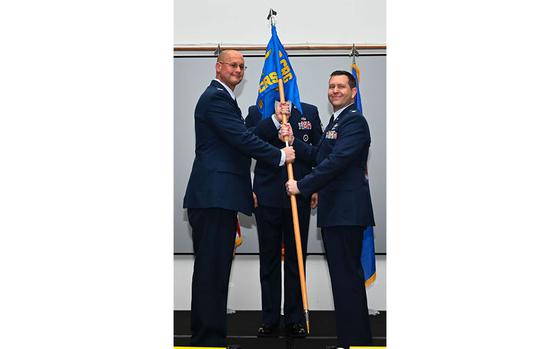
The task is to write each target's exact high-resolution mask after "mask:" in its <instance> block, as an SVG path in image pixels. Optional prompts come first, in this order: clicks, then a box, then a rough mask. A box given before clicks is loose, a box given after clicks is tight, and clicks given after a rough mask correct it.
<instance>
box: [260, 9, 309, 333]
mask: <svg viewBox="0 0 560 349" xmlns="http://www.w3.org/2000/svg"><path fill="white" fill-rule="evenodd" d="M275 15H276V11H274V10H273V9H270V11H269V13H268V17H267V19H269V20H270V24H271V31H272V36H271V38H270V41H269V42H268V45H267V47H266V53H265V56H264V59H265V62H264V66H263V70H262V74H261V79H260V82H259V96H258V97H257V108H258V109H259V111H260V112H261V115H262V116H263V118H266V117H270V116H271V115H272V114H274V102H275V100H276V98H278V97H279V99H280V102H281V103H284V102H285V101H286V98H285V97H286V96H287V97H288V99H289V100H290V101H291V102H292V106H294V107H295V108H297V109H298V110H299V111H300V112H301V111H302V108H301V103H300V100H299V91H298V87H297V79H296V75H295V73H294V71H293V70H292V66H291V64H290V61H289V60H288V54H287V53H286V51H285V50H284V46H282V43H281V42H280V39H278V35H277V34H276V26H275ZM287 122H288V121H287V117H286V115H285V114H282V123H283V124H286V123H287ZM288 138H289V137H288V136H286V137H285V138H284V142H285V143H286V146H289V141H288ZM286 168H287V170H288V179H294V170H293V166H292V164H287V165H286ZM290 203H291V208H292V223H293V226H294V237H295V243H296V252H297V261H298V270H299V281H300V287H301V299H302V303H303V311H304V315H305V324H306V326H307V333H310V326H309V305H308V302H307V283H306V281H305V269H304V267H303V252H302V247H301V233H300V229H299V216H298V210H297V201H296V196H295V195H293V194H292V195H290Z"/></svg>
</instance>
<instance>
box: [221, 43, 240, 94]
mask: <svg viewBox="0 0 560 349" xmlns="http://www.w3.org/2000/svg"><path fill="white" fill-rule="evenodd" d="M243 75H245V59H244V58H243V55H242V54H241V53H240V52H238V51H234V50H225V51H223V52H222V53H220V55H219V56H218V61H217V62H216V79H218V80H220V81H221V82H223V83H224V84H225V85H227V87H229V88H230V89H231V90H232V91H233V89H234V88H235V86H237V85H238V84H239V83H240V82H241V80H243Z"/></svg>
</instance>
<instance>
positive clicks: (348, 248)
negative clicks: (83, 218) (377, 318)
mask: <svg viewBox="0 0 560 349" xmlns="http://www.w3.org/2000/svg"><path fill="white" fill-rule="evenodd" d="M356 92H357V90H356V80H355V79H354V77H353V76H352V74H350V73H349V72H346V71H335V72H333V73H332V74H331V77H330V79H329V90H328V97H329V101H330V103H331V104H332V106H333V110H334V114H333V116H332V117H331V120H330V122H329V124H328V126H327V127H326V128H325V132H324V133H323V136H322V137H321V140H320V141H319V145H318V146H317V147H312V146H309V145H308V144H305V143H303V142H301V141H299V140H297V139H296V140H295V141H294V143H293V144H294V148H295V150H296V152H297V154H298V159H311V160H315V161H316V163H317V166H316V167H315V168H314V169H313V170H312V171H311V173H310V174H308V175H307V176H305V177H304V178H303V179H300V180H298V181H295V180H290V181H288V182H287V183H286V191H287V192H288V194H301V195H303V196H307V197H308V196H310V195H311V194H312V193H315V192H317V191H318V192H319V207H318V209H317V225H318V226H319V227H321V233H322V237H323V244H324V247H325V252H326V255H327V263H328V266H329V274H330V277H331V287H332V291H333V298H334V307H335V317H336V332H337V337H338V347H344V348H348V347H349V346H350V345H369V344H370V343H371V331H370V327H369V316H368V308H367V296H366V290H365V285H364V273H363V270H362V265H361V261H360V258H361V252H362V238H363V231H364V229H365V227H366V226H373V225H374V219H373V207H372V203H371V196H370V191H369V183H368V178H367V158H368V151H369V146H370V143H371V137H370V132H369V127H368V124H367V121H366V119H365V118H364V116H363V115H362V114H361V112H360V111H358V109H357V108H356V106H355V105H354V97H355V96H356ZM287 129H288V128H287V127H286V128H285V129H284V128H283V129H282V134H285V132H286V130H287ZM288 132H291V130H289V131H288Z"/></svg>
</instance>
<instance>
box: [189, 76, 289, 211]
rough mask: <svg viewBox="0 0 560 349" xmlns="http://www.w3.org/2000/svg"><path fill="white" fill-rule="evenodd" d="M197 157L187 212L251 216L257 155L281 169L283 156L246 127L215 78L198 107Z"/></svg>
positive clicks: (233, 103)
mask: <svg viewBox="0 0 560 349" xmlns="http://www.w3.org/2000/svg"><path fill="white" fill-rule="evenodd" d="M194 126H195V132H196V149H195V153H196V156H195V159H194V163H193V166H192V171H191V175H190V178H189V182H188V185H187V190H186V193H185V197H184V200H183V208H223V209H228V210H233V211H238V212H242V213H244V214H246V215H248V216H250V215H251V212H252V208H253V197H252V189H251V175H250V167H251V157H254V158H256V159H258V160H259V161H262V162H266V163H268V164H270V166H276V167H279V166H278V165H279V163H280V158H281V152H280V151H279V150H278V149H277V148H275V147H273V146H271V145H269V144H267V143H266V142H264V141H263V140H261V139H259V137H257V136H256V135H254V134H253V133H252V132H250V131H249V130H247V127H246V126H245V123H244V120H243V116H242V115H241V110H240V109H239V106H238V105H237V102H236V101H235V100H234V99H233V98H231V96H230V95H229V93H228V92H227V91H226V90H225V89H224V87H223V86H222V85H221V84H220V83H219V82H217V81H215V80H213V81H212V82H211V83H210V86H208V87H207V88H206V90H205V91H204V93H203V94H202V95H201V96H200V99H199V100H198V103H197V104H196V108H195V112H194Z"/></svg>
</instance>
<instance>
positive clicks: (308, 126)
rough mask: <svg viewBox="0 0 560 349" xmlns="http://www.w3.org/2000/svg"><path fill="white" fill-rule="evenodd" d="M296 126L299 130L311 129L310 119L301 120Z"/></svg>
mask: <svg viewBox="0 0 560 349" xmlns="http://www.w3.org/2000/svg"><path fill="white" fill-rule="evenodd" d="M298 128H299V129H300V130H311V121H309V120H302V121H300V122H298Z"/></svg>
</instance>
